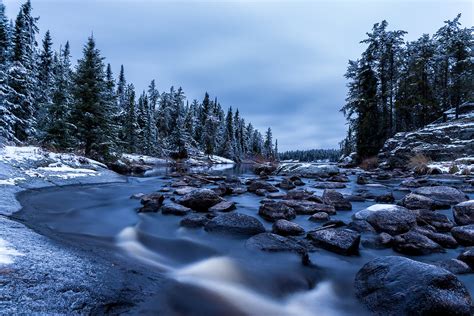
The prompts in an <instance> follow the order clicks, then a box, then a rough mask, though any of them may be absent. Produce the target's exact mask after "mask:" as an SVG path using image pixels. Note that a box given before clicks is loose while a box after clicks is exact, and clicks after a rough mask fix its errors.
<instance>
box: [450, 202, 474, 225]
mask: <svg viewBox="0 0 474 316" xmlns="http://www.w3.org/2000/svg"><path fill="white" fill-rule="evenodd" d="M453 217H454V221H455V222H456V224H458V225H469V224H474V200H469V201H465V202H461V203H459V204H456V205H455V206H454V207H453Z"/></svg>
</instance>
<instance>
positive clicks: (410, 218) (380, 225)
mask: <svg viewBox="0 0 474 316" xmlns="http://www.w3.org/2000/svg"><path fill="white" fill-rule="evenodd" d="M364 212H365V213H364ZM354 218H355V219H365V220H366V221H367V222H369V224H370V225H372V227H374V228H375V230H376V231H377V232H385V233H389V234H390V235H392V236H393V235H397V234H401V233H405V232H407V231H409V230H410V229H412V228H413V227H415V226H416V215H415V214H414V213H413V212H411V211H410V210H408V209H406V208H404V207H402V206H396V205H389V204H387V205H385V204H375V205H372V206H371V207H368V208H366V209H365V210H362V211H359V212H357V213H356V214H355V215H354Z"/></svg>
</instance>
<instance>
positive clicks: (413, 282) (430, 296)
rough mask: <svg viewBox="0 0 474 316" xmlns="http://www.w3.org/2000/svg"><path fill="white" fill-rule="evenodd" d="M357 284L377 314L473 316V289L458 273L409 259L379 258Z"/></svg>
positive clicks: (364, 270) (362, 272)
mask: <svg viewBox="0 0 474 316" xmlns="http://www.w3.org/2000/svg"><path fill="white" fill-rule="evenodd" d="M354 285H355V290H356V295H357V297H358V298H359V299H360V300H361V301H362V302H363V303H364V304H366V305H367V307H368V308H369V310H371V311H372V312H373V313H374V314H376V315H397V316H398V315H466V316H467V315H471V304H472V299H471V296H470V294H469V291H468V289H467V288H466V287H465V286H464V285H463V284H462V283H461V281H459V280H458V278H457V277H456V276H455V275H454V274H452V273H451V272H448V271H447V270H445V269H443V268H440V267H437V266H434V265H430V264H426V263H421V262H417V261H414V260H411V259H408V258H404V257H394V256H388V257H381V258H376V259H374V260H372V261H370V262H369V263H367V264H365V265H364V266H363V267H362V269H360V270H359V272H358V273H357V275H356V278H355V283H354Z"/></svg>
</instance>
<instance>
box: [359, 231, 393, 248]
mask: <svg viewBox="0 0 474 316" xmlns="http://www.w3.org/2000/svg"><path fill="white" fill-rule="evenodd" d="M392 241H393V237H392V236H391V235H389V234H387V233H380V234H378V235H373V234H372V235H369V236H367V237H364V238H363V239H362V241H361V243H362V246H364V247H365V248H371V249H385V248H390V247H391V246H392Z"/></svg>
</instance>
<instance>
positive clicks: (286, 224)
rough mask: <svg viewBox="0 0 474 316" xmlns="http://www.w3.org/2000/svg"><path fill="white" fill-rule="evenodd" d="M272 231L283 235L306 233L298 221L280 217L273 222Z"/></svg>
mask: <svg viewBox="0 0 474 316" xmlns="http://www.w3.org/2000/svg"><path fill="white" fill-rule="evenodd" d="M272 232H273V233H275V234H278V235H281V236H297V235H302V234H304V229H303V227H301V226H300V225H298V224H296V223H293V222H290V221H287V220H285V219H279V220H277V221H276V222H275V223H274V224H273V226H272Z"/></svg>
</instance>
